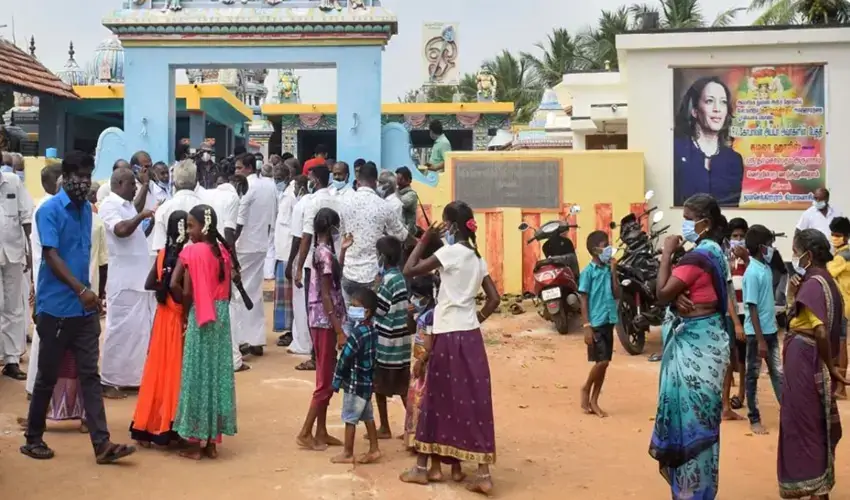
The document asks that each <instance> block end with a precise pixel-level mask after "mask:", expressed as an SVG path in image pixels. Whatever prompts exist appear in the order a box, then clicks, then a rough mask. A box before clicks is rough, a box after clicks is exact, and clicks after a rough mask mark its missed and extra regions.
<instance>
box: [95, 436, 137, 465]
mask: <svg viewBox="0 0 850 500" xmlns="http://www.w3.org/2000/svg"><path fill="white" fill-rule="evenodd" d="M100 448H101V451H100V452H99V453H98V454H97V463H98V464H99V465H106V464H111V463H115V462H117V461H118V460H121V459H122V458H124V457H128V456H130V455H132V454H133V453H136V447H135V446H128V445H126V444H115V443H109V442H107V443H104V444H103V445H101V446H100Z"/></svg>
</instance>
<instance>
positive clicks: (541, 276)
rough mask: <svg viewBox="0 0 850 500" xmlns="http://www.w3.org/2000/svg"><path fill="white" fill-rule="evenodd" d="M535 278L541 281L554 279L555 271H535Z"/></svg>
mask: <svg viewBox="0 0 850 500" xmlns="http://www.w3.org/2000/svg"><path fill="white" fill-rule="evenodd" d="M534 279H535V280H537V281H540V282H544V281H552V280H554V279H555V271H542V272H539V273H535V274H534Z"/></svg>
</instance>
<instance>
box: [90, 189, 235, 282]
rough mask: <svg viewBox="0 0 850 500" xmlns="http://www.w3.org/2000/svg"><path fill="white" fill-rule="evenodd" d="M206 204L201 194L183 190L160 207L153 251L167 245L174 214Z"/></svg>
mask: <svg viewBox="0 0 850 500" xmlns="http://www.w3.org/2000/svg"><path fill="white" fill-rule="evenodd" d="M201 194H203V191H201ZM204 204H205V201H204V200H203V199H202V198H201V195H200V194H198V193H196V192H195V191H193V190H189V189H181V190H179V191H177V192H176V193H174V196H172V197H171V199H170V200H168V201H166V202H165V203H163V204H162V205H160V207H159V208H158V209H157V210H156V215H155V216H154V224H153V233H152V235H151V237H152V238H153V241H152V243H151V247H152V248H153V250H154V251H157V250H162V249H163V248H165V243H166V241H168V237H167V231H168V218H169V217H171V214H172V213H174V212H175V211H177V210H183V211H184V212H186V213H189V211H190V210H192V209H193V208H195V207H196V206H198V205H204ZM216 215H218V214H216ZM104 222H105V221H104ZM110 274H111V273H110Z"/></svg>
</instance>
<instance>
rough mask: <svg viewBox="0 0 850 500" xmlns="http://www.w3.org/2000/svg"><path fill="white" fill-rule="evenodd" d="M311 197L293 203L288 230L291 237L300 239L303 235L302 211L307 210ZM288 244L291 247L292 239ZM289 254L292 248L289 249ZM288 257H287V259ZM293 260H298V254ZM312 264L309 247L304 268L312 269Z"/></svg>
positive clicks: (311, 254)
mask: <svg viewBox="0 0 850 500" xmlns="http://www.w3.org/2000/svg"><path fill="white" fill-rule="evenodd" d="M312 201H313V195H312V194H305V195H304V196H302V197H301V199H300V200H298V202H296V203H295V206H294V207H292V222H291V223H290V224H289V230H290V232H291V234H292V237H293V238H294V237H296V236H297V237H299V238H300V237H301V235H302V234H304V210H305V209H306V208H307V205H309V204H310V203H312ZM289 244H290V245H292V238H290V239H289ZM289 250H290V252H291V251H292V248H291V247H290V249H289ZM288 258H289V257H287V259H288ZM295 258H296V259H297V258H298V254H297V253H296V254H295ZM312 264H313V247H312V246H311V247H310V250H309V251H308V252H307V260H305V261H304V266H305V267H308V268H311V269H312Z"/></svg>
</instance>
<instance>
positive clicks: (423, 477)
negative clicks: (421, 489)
mask: <svg viewBox="0 0 850 500" xmlns="http://www.w3.org/2000/svg"><path fill="white" fill-rule="evenodd" d="M398 478H399V479H400V480H401V482H403V483H411V484H421V485H426V484H428V473H427V470H426V469H425V467H419V466H418V465H417V466H414V467H413V468H412V469H409V470H406V471H404V472H402V473H401V475H400V476H398Z"/></svg>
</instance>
